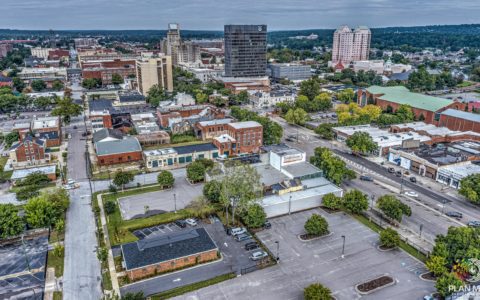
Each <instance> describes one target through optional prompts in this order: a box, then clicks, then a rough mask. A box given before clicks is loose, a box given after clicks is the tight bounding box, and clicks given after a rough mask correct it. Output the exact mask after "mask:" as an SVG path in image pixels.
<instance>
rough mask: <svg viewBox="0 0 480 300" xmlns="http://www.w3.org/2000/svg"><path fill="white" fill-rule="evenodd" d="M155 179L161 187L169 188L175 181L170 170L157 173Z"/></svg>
mask: <svg viewBox="0 0 480 300" xmlns="http://www.w3.org/2000/svg"><path fill="white" fill-rule="evenodd" d="M157 181H158V183H159V184H160V186H161V187H162V189H164V188H171V187H172V186H173V183H174V182H175V178H174V177H173V174H172V172H170V171H167V170H163V171H161V172H160V173H158V176H157Z"/></svg>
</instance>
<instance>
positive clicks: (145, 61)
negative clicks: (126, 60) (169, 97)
mask: <svg viewBox="0 0 480 300" xmlns="http://www.w3.org/2000/svg"><path fill="white" fill-rule="evenodd" d="M136 66H137V83H138V91H139V92H140V93H142V94H143V95H147V93H148V90H150V88H151V87H152V86H153V85H155V84H158V85H159V86H160V87H162V88H163V89H165V90H167V91H169V92H173V70H172V58H171V56H169V55H158V56H152V57H147V58H142V59H139V60H137V62H136Z"/></svg>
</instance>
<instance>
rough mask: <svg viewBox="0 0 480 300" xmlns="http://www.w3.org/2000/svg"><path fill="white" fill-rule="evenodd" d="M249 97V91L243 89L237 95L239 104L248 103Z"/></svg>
mask: <svg viewBox="0 0 480 300" xmlns="http://www.w3.org/2000/svg"><path fill="white" fill-rule="evenodd" d="M248 100H249V97H248V92H247V91H241V92H240V93H238V95H237V96H236V102H237V103H239V104H246V103H248Z"/></svg>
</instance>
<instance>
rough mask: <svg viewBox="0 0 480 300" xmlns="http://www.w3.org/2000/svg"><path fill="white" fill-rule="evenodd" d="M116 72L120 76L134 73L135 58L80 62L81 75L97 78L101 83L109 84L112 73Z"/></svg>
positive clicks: (124, 76)
mask: <svg viewBox="0 0 480 300" xmlns="http://www.w3.org/2000/svg"><path fill="white" fill-rule="evenodd" d="M113 74H118V75H120V76H121V77H122V78H127V77H129V76H134V75H135V60H121V59H114V60H107V61H97V62H85V63H83V64H82V77H83V78H84V79H87V78H97V79H101V80H102V84H111V83H112V75H113Z"/></svg>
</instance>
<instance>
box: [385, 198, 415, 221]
mask: <svg viewBox="0 0 480 300" xmlns="http://www.w3.org/2000/svg"><path fill="white" fill-rule="evenodd" d="M377 206H378V208H379V209H380V210H381V211H382V212H383V213H384V214H385V215H386V216H387V217H389V218H391V219H394V220H396V221H398V222H401V221H402V217H403V215H406V216H411V215H412V210H411V208H410V206H408V205H406V204H404V203H402V201H400V200H398V199H397V198H396V197H395V196H393V195H384V196H382V197H380V198H378V200H377Z"/></svg>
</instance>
